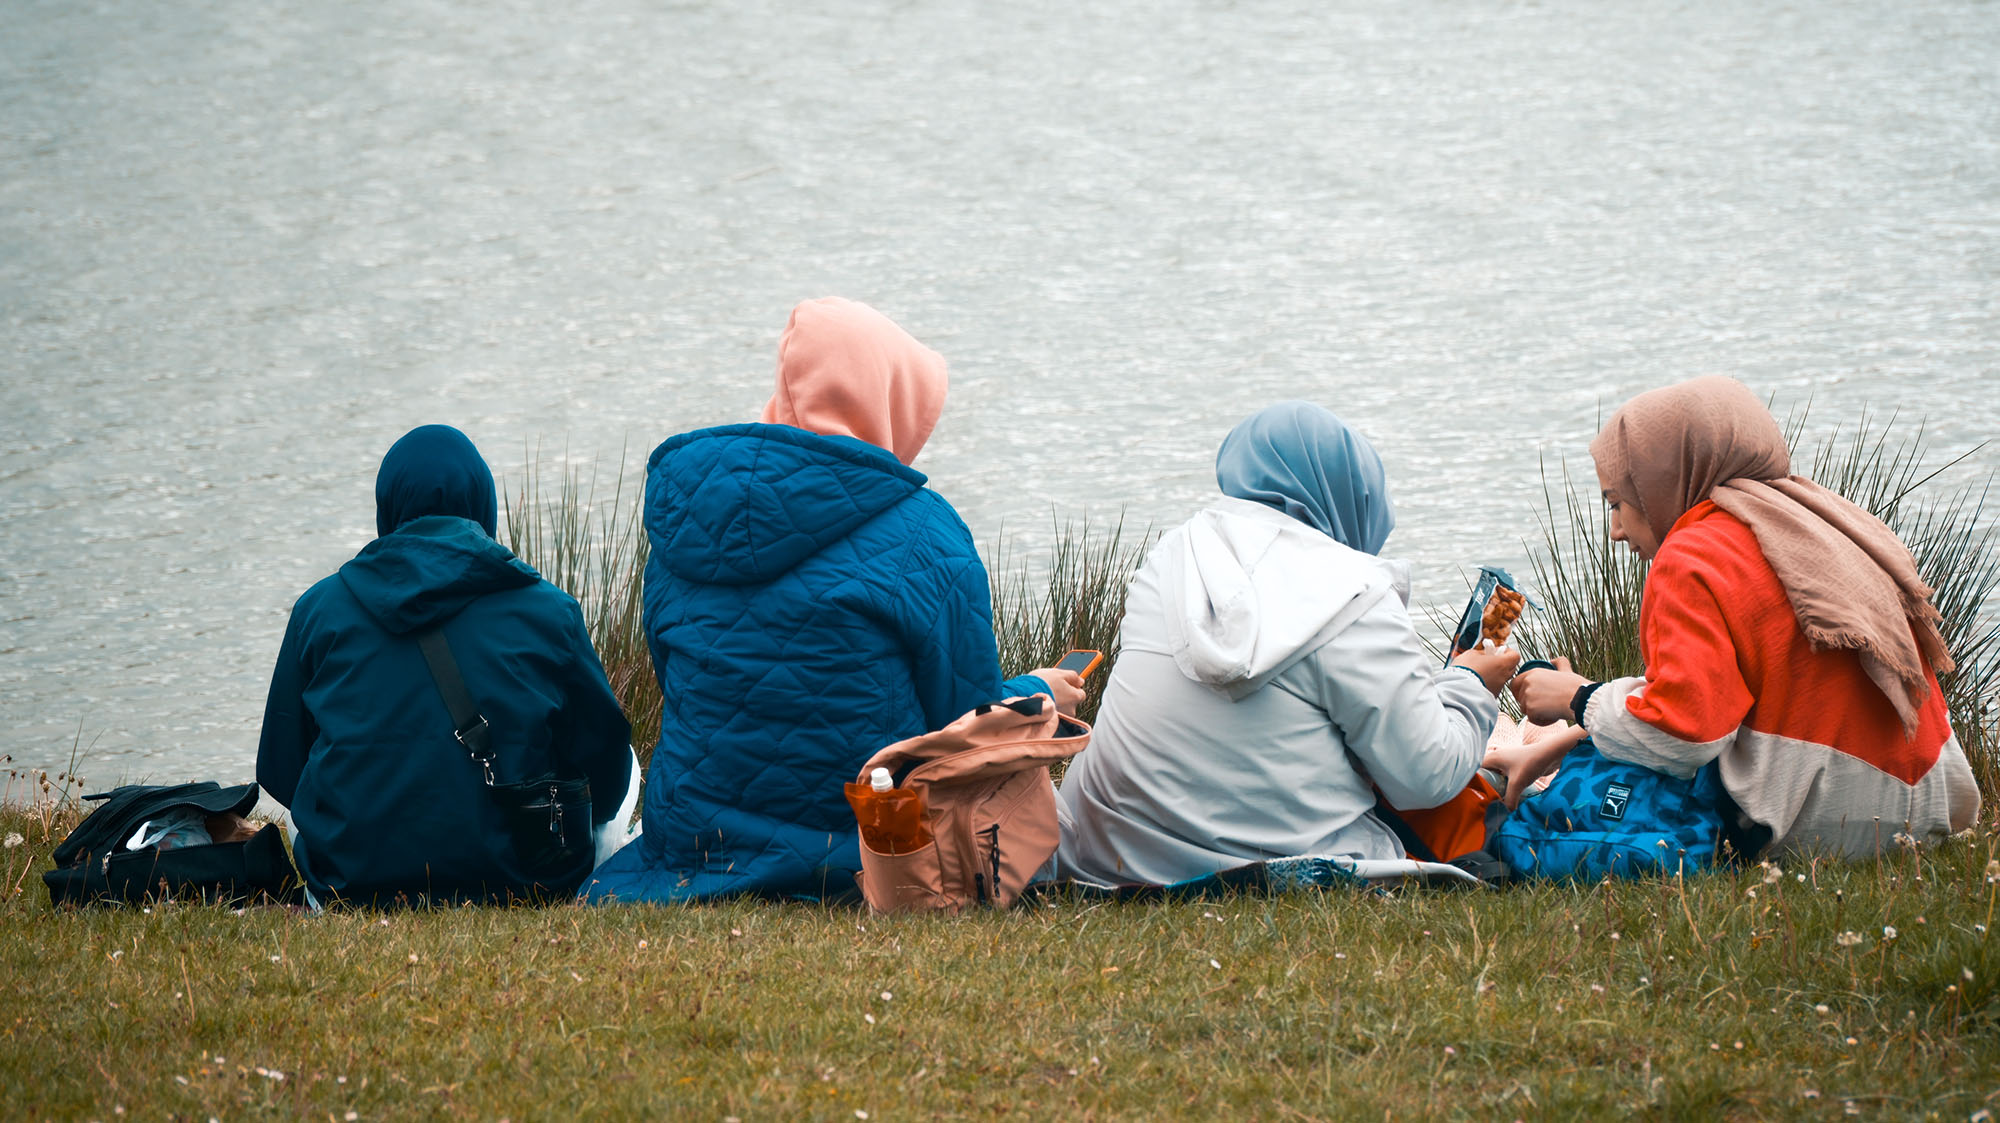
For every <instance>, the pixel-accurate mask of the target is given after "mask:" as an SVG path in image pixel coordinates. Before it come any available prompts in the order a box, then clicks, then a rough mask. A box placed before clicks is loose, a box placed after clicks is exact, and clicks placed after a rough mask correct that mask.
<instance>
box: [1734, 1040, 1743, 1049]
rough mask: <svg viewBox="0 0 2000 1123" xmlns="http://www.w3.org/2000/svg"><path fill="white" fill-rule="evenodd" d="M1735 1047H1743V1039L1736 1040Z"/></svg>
mask: <svg viewBox="0 0 2000 1123" xmlns="http://www.w3.org/2000/svg"><path fill="white" fill-rule="evenodd" d="M1735 1047H1736V1048H1738V1049H1741V1048H1743V1043H1742V1042H1741V1041H1738V1042H1735Z"/></svg>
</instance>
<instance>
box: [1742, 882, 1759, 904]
mask: <svg viewBox="0 0 2000 1123" xmlns="http://www.w3.org/2000/svg"><path fill="white" fill-rule="evenodd" d="M1743 895H1744V896H1745V897H1748V898H1750V899H1751V900H1753V901H1754V900H1756V899H1757V887H1756V886H1755V885H1752V886H1751V887H1750V888H1748V889H1745V890H1744V891H1743Z"/></svg>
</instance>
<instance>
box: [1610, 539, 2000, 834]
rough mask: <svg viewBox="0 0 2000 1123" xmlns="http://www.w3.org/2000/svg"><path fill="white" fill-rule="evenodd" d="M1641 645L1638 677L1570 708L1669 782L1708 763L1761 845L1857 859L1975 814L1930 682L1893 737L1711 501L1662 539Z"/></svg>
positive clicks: (1884, 702)
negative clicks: (1910, 720)
mask: <svg viewBox="0 0 2000 1123" xmlns="http://www.w3.org/2000/svg"><path fill="white" fill-rule="evenodd" d="M1639 646H1640V651H1641V652H1642V654H1643V655H1644V657H1645V660H1646V673H1645V675H1644V676H1643V677H1639V678H1625V679H1615V680H1613V681H1610V682H1607V683H1605V684H1604V685H1603V686H1601V687H1599V688H1598V689H1597V690H1596V691H1594V692H1593V693H1592V694H1591V696H1590V700H1589V702H1588V704H1587V705H1586V706H1585V712H1584V713H1583V714H1582V715H1580V716H1581V719H1582V724H1583V726H1584V728H1586V729H1588V730H1589V731H1590V734H1591V739H1592V740H1593V741H1595V742H1596V744H1597V748H1598V751H1599V752H1600V753H1602V754H1603V755H1604V756H1606V757H1608V758H1610V759H1613V760H1623V761H1629V762H1631V763H1634V764H1640V765H1644V766H1645V767H1647V768H1651V769H1654V770H1656V771H1659V772H1665V773H1668V774H1670V775H1674V776H1681V777H1686V776H1692V775H1693V774H1694V772H1695V770H1696V769H1698V768H1700V767H1701V766H1702V765H1704V764H1707V763H1708V762H1709V761H1711V760H1718V759H1719V761H1720V768H1721V772H1722V785H1723V787H1724V788H1725V789H1727V790H1728V792H1729V794H1730V797H1731V798H1733V799H1734V800H1735V801H1736V803H1737V806H1738V807H1739V808H1741V810H1742V811H1743V813H1744V815H1746V816H1747V817H1748V818H1750V819H1754V820H1755V821H1756V822H1757V823H1760V824H1762V825H1763V826H1765V827H1768V828H1769V829H1770V831H1771V845H1770V853H1772V854H1782V853H1784V852H1786V851H1795V850H1806V851H1826V852H1834V853H1840V854H1846V855H1850V856H1852V855H1861V854H1867V853H1872V852H1874V851H1875V850H1877V849H1878V848H1880V847H1883V846H1887V845H1888V844H1889V843H1890V841H1891V839H1893V838H1894V836H1895V835H1897V834H1899V833H1908V834H1909V835H1911V836H1913V837H1915V838H1919V839H1922V838H1925V837H1928V836H1932V835H1940V834H1948V833H1951V832H1954V831H1959V830H1963V829H1965V828H1967V827H1970V826H1971V825H1972V823H1973V820H1974V819H1975V818H1976V817H1977V816H1978V814H1979V791H1978V789H1977V788H1976V787H1975V786H1974V785H1973V780H1972V769H1971V768H1970V767H1969V766H1968V765H1967V764H1966V760H1965V753H1964V751H1963V750H1962V749H1961V748H1960V747H1959V744H1958V738H1957V737H1955V736H1954V735H1953V734H1952V730H1951V723H1950V720H1949V718H1948V716H1947V714H1946V710H1945V704H1944V697H1943V694H1942V692H1940V691H1939V690H1938V688H1937V680H1936V677H1935V676H1932V679H1931V694H1930V698H1929V700H1928V701H1926V702H1925V703H1924V705H1923V709H1922V711H1921V716H1920V720H1919V722H1918V725H1917V730H1916V735H1915V736H1914V737H1911V736H1905V734H1904V732H1903V725H1902V722H1901V721H1899V720H1898V719H1897V717H1896V711H1895V709H1894V708H1893V707H1892V706H1890V704H1889V700H1888V699H1887V698H1885V697H1883V696H1882V692H1881V690H1880V689H1879V688H1877V687H1876V686H1875V684H1874V683H1873V682H1871V681H1870V680H1869V678H1868V676H1867V674H1866V673H1865V672H1863V670H1862V668H1861V660H1860V657H1859V656H1857V655H1856V654H1855V653H1854V652H1852V651H1845V650H1816V649H1815V648H1814V647H1813V646H1812V644H1811V643H1810V642H1809V641H1808V640H1807V639H1806V637H1805V633H1804V632H1803V631H1802V630H1801V629H1800V628H1799V624H1798V618H1797V616H1796V615H1794V613H1793V611H1792V606H1791V604H1790V603H1789V602H1788V601H1787V600H1786V598H1785V590H1784V586H1782V585H1780V584H1779V583H1778V576H1777V574H1775V573H1773V572H1772V571H1771V565H1770V563H1769V562H1767V561H1765V560H1764V553H1763V551H1762V550H1760V549H1759V548H1758V546H1757V539H1756V536H1755V535H1754V534H1752V533H1751V531H1750V528H1749V527H1747V526H1745V525H1744V524H1743V523H1741V522H1740V521H1738V520H1737V519H1735V518H1733V517H1732V516H1730V515H1728V514H1726V513H1725V512H1723V511H1722V509H1721V508H1719V507H1717V506H1716V505H1715V504H1714V503H1712V502H1706V501H1704V502H1702V503H1700V504H1698V505H1696V506H1695V507H1694V508H1693V509H1692V510H1690V511H1688V513H1687V514H1685V515H1683V516H1681V519H1680V521H1678V522H1676V523H1675V524H1674V526H1673V529H1672V530H1671V531H1669V532H1668V534H1667V536H1666V539H1665V540H1664V541H1663V542H1662V543H1661V545H1660V550H1659V553H1658V554H1657V555H1656V556H1655V557H1654V559H1653V566H1652V571H1651V573H1650V574H1649V575H1648V576H1647V578H1646V591H1645V601H1644V604H1643V606H1642V607H1641V609H1640V612H1639Z"/></svg>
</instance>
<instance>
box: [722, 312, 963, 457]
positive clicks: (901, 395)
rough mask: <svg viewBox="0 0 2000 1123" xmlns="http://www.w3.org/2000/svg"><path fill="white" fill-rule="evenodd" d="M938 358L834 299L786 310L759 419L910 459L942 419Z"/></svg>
mask: <svg viewBox="0 0 2000 1123" xmlns="http://www.w3.org/2000/svg"><path fill="white" fill-rule="evenodd" d="M946 381H947V380H946V376H945V367H944V358H943V357H942V356H940V355H939V354H938V353H937V352H936V351H933V350H931V349H930V348H928V347H926V346H924V345H923V344H921V343H918V342H917V341H916V340H915V339H913V338H911V336H910V333H909V332H906V331H904V330H903V329H902V328H900V327H897V326H896V322H895V321H894V320H891V319H890V318H889V317H887V316H884V315H883V314H882V313H880V312H877V311H876V310H875V309H873V308H870V307H868V306H867V305H866V304H862V303H860V302H858V301H853V300H843V299H841V298H840V297H837V296H829V297H823V298H821V299H819V300H808V301H805V302H804V303H802V304H800V305H799V306H798V307H796V308H794V309H792V319H791V322H790V323H788V324H786V325H785V334H784V335H782V336H780V337H779V339H778V384H777V387H776V389H775V390H774V392H773V393H772V394H771V400H770V401H769V402H767V403H765V405H764V414H763V416H762V417H760V418H759V419H758V420H760V421H762V422H764V423H765V424H767V425H792V426H795V427H797V428H800V429H808V430H811V431H812V432H815V433H820V434H823V435H827V436H840V437H856V438H859V439H861V440H864V441H867V442H868V443H869V444H872V445H874V446H876V447H877V448H885V449H888V450H889V451H890V452H893V453H895V454H896V459H898V460H900V461H902V462H903V463H905V464H908V463H909V462H910V461H912V460H915V459H916V458H917V453H918V452H921V451H922V450H923V447H924V442H925V441H927V440H929V439H930V435H931V430H932V429H934V428H936V427H937V423H938V417H939V416H940V415H942V414H943V413H944V395H945V386H946Z"/></svg>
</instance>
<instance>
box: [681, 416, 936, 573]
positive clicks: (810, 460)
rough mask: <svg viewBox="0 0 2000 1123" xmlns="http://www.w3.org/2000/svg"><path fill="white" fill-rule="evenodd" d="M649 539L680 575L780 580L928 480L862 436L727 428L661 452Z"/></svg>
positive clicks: (686, 437) (690, 436)
mask: <svg viewBox="0 0 2000 1123" xmlns="http://www.w3.org/2000/svg"><path fill="white" fill-rule="evenodd" d="M646 472H647V475H648V477H649V478H650V479H651V481H652V483H653V486H652V487H651V488H649V489H648V491H647V496H646V534H647V536H648V538H649V539H650V540H651V542H652V547H653V555H654V556H655V557H657V558H659V559H660V560H661V562H662V563H663V564H665V565H666V567H667V568H668V570H670V571H671V572H672V573H673V574H674V575H675V576H676V577H680V578H682V579H684V580H688V581H697V582H701V583H703V584H708V585H756V584H763V583H765V582H768V581H771V580H774V579H776V578H778V577H781V576H783V575H784V574H785V573H787V572H789V571H790V570H791V569H792V568H793V567H794V566H796V565H798V564H799V563H800V562H802V561H804V560H805V559H807V558H809V557H812V556H813V555H814V554H817V553H819V552H820V551H821V550H823V549H825V548H827V547H828V546H831V545H833V544H834V543H836V542H839V541H840V540H842V539H844V538H846V537H847V536H848V535H850V534H852V533H853V532H854V531H855V530H856V529H857V528H859V527H860V526H861V525H862V524H864V523H866V522H868V521H869V520H870V519H873V518H874V517H875V516H876V515H879V514H881V513H882V512H883V511H886V510H888V509H889V508H890V507H893V506H895V505H896V504H897V503H899V502H901V501H903V500H904V499H907V498H909V497H910V496H911V495H914V494H915V493H917V492H918V491H921V490H922V489H923V486H924V482H925V480H926V478H927V477H925V475H924V474H923V473H922V472H919V471H916V470H915V469H913V468H910V467H908V466H907V465H905V464H903V463H902V462H901V461H899V460H897V459H896V457H895V455H894V454H892V453H890V452H888V451H886V450H884V449H880V448H877V447H875V446H874V445H871V444H869V443H867V442H866V441H860V440H856V439H854V438H852V437H830V436H821V435H820V434H817V433H809V432H807V431H806V430H804V429H796V428H793V427H792V426H789V425H763V424H747V425H722V426H718V427H716V428H713V429H697V430H695V431H694V432H692V433H683V434H681V435H680V436H677V437H674V438H672V439H671V440H669V441H667V442H666V443H665V444H662V445H661V446H660V447H659V448H657V449H655V450H654V451H653V456H652V459H651V460H650V461H649V462H648V463H647V466H646Z"/></svg>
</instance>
